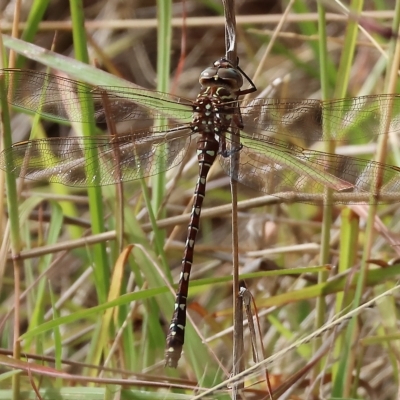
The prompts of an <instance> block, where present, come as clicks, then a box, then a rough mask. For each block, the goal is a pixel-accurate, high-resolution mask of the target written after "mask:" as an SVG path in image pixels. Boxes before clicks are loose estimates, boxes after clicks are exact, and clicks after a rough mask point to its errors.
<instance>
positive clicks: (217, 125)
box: [191, 86, 237, 135]
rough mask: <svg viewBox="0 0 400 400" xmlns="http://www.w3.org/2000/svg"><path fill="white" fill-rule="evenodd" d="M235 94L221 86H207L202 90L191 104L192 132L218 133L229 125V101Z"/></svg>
mask: <svg viewBox="0 0 400 400" xmlns="http://www.w3.org/2000/svg"><path fill="white" fill-rule="evenodd" d="M236 98H237V96H236V95H235V94H234V93H232V91H230V90H229V89H227V88H226V87H223V86H208V87H206V88H204V89H203V90H202V92H201V93H200V94H199V96H198V97H197V99H196V101H195V102H194V105H193V111H194V113H193V121H192V124H191V127H192V130H193V132H196V133H200V134H207V135H208V134H212V135H219V134H220V133H221V132H224V131H226V130H227V129H228V128H229V126H230V125H231V119H232V112H233V108H232V106H231V102H232V101H234V100H236Z"/></svg>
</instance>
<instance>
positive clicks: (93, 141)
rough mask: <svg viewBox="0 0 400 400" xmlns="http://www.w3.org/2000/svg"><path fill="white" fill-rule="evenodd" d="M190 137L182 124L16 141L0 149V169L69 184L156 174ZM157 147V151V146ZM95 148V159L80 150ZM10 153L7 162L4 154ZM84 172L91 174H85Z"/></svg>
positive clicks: (174, 159)
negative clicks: (123, 132)
mask: <svg viewBox="0 0 400 400" xmlns="http://www.w3.org/2000/svg"><path fill="white" fill-rule="evenodd" d="M189 142H190V131H189V130H188V129H187V128H182V129H176V130H175V131H170V132H157V131H154V132H151V134H150V133H149V132H148V131H146V132H136V133H132V134H129V135H121V136H116V137H115V138H112V137H111V136H96V137H93V138H88V137H69V138H50V139H42V140H40V139H39V140H32V141H26V142H20V143H17V144H15V145H14V146H12V147H10V148H8V149H6V150H4V151H3V152H2V153H1V154H0V168H1V169H4V170H7V171H8V172H10V173H12V174H14V175H16V176H20V177H24V178H26V179H30V180H36V181H37V180H47V181H50V182H57V183H62V184H64V185H70V186H83V187H87V186H95V185H99V186H101V185H111V184H115V183H117V182H122V181H131V180H134V179H138V178H141V177H146V176H150V175H155V174H158V173H160V172H162V171H166V170H168V169H169V168H171V167H173V166H175V165H177V164H179V163H180V162H181V161H182V159H183V157H184V155H185V152H186V150H187V148H188V146H189ZM160 146H163V147H162V151H157V150H158V148H159V147H160ZM88 148H95V149H97V154H98V155H97V157H96V159H97V160H98V161H99V163H98V164H99V168H96V165H97V163H95V162H94V159H93V158H86V157H85V153H84V149H88ZM7 155H11V157H10V159H11V163H7V162H6V158H7V157H6V156H7ZM90 177H95V178H94V179H92V180H91V179H90Z"/></svg>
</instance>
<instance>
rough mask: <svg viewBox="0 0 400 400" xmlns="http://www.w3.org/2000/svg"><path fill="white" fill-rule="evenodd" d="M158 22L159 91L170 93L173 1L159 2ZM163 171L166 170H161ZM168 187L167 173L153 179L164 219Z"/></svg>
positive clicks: (159, 151) (154, 199)
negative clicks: (163, 204) (166, 189)
mask: <svg viewBox="0 0 400 400" xmlns="http://www.w3.org/2000/svg"><path fill="white" fill-rule="evenodd" d="M157 10H158V13H157V20H158V31H157V49H158V52H157V90H158V91H160V92H169V79H170V69H171V36H172V25H171V18H172V2H171V0H158V1H157ZM165 122H166V121H165V120H164V119H161V120H158V121H155V123H156V124H157V125H159V126H165V125H166V123H165ZM166 150H167V149H165V147H164V146H159V147H157V152H156V156H155V157H156V160H157V162H161V163H165V162H166V160H165V158H164V157H163V154H164V152H165V151H166ZM160 170H161V171H163V170H164V168H160ZM165 187H166V176H165V172H161V173H159V174H157V175H155V176H154V177H153V178H152V188H153V193H152V201H151V202H152V207H153V212H154V213H155V214H156V215H157V216H159V217H161V218H163V217H164V216H165V209H163V210H161V209H160V207H161V205H162V203H163V200H164V196H165ZM158 234H159V235H162V239H163V240H164V239H165V235H164V233H163V232H162V231H159V232H158Z"/></svg>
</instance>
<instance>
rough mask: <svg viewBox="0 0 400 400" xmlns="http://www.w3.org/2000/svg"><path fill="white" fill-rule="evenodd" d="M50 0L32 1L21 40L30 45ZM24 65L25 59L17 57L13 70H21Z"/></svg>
mask: <svg viewBox="0 0 400 400" xmlns="http://www.w3.org/2000/svg"><path fill="white" fill-rule="evenodd" d="M49 3H50V0H34V2H33V3H32V5H31V7H30V11H29V15H28V18H27V20H26V23H25V24H26V25H25V29H24V32H23V33H22V35H21V39H22V40H24V41H26V42H28V43H32V42H33V39H34V37H35V35H36V32H37V31H38V28H39V24H40V22H42V19H43V16H44V15H45V13H46V10H47V7H48V5H49ZM24 64H25V57H23V56H18V57H17V59H16V62H15V68H22V67H23V65H24Z"/></svg>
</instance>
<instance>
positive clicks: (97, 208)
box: [70, 0, 110, 303]
mask: <svg viewBox="0 0 400 400" xmlns="http://www.w3.org/2000/svg"><path fill="white" fill-rule="evenodd" d="M70 8H71V18H72V25H73V30H72V34H73V40H74V50H75V57H76V58H77V59H78V60H79V61H82V62H85V63H88V62H89V55H88V52H87V45H86V40H85V38H86V32H85V29H84V15H83V13H82V10H83V5H82V3H81V1H73V0H71V1H70ZM87 97H88V96H87V95H86V96H85V99H86V98H87ZM80 101H82V105H83V108H84V109H87V110H89V112H88V113H89V114H92V115H94V109H93V103H92V102H90V101H86V103H83V101H84V100H83V99H80ZM87 117H89V118H90V115H88V116H87ZM82 132H83V134H84V135H85V136H89V137H90V136H93V135H94V134H95V133H94V132H95V125H94V121H93V119H92V121H91V122H90V123H87V124H82ZM85 151H86V157H87V158H90V160H91V163H92V164H94V165H93V170H95V171H100V168H99V164H98V158H97V149H95V148H94V147H93V146H90V148H89V149H85ZM98 177H99V176H98V175H96V176H92V177H89V180H90V181H92V182H95V180H96V179H98ZM92 179H93V180H92ZM88 196H89V205H90V215H91V224H92V231H93V233H94V234H98V233H102V232H104V231H105V228H104V221H103V217H104V212H103V202H102V194H101V189H100V187H98V186H93V187H90V188H88ZM93 262H94V275H95V279H96V290H97V295H98V300H99V303H103V302H105V301H106V300H107V291H108V287H109V271H110V269H109V266H108V263H107V253H106V248H105V245H104V244H102V243H99V244H97V245H95V246H93Z"/></svg>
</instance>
